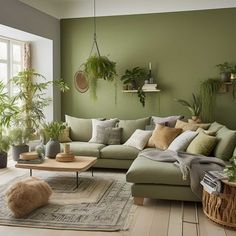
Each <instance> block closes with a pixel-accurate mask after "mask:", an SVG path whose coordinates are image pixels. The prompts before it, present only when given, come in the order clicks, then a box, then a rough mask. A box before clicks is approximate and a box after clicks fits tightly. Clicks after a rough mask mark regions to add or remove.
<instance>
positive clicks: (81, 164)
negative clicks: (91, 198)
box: [15, 156, 97, 188]
mask: <svg viewBox="0 0 236 236" xmlns="http://www.w3.org/2000/svg"><path fill="white" fill-rule="evenodd" d="M96 161H97V158H96V157H87V156H76V157H75V161H72V162H58V161H56V160H55V159H48V158H45V159H44V162H43V163H41V164H23V163H17V164H16V165H15V167H16V168H22V169H29V170H30V176H32V170H44V171H61V172H76V188H78V186H79V173H80V172H84V171H86V170H88V169H89V168H90V167H93V165H94V164H95V163H96ZM92 176H93V168H92Z"/></svg>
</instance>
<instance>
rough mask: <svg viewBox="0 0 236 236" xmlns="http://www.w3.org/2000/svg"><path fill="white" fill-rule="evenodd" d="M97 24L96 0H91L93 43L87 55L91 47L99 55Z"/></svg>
mask: <svg viewBox="0 0 236 236" xmlns="http://www.w3.org/2000/svg"><path fill="white" fill-rule="evenodd" d="M96 31H97V25H96V0H93V45H92V48H91V51H90V54H89V57H90V56H91V54H92V52H93V49H94V47H95V49H96V51H97V54H98V56H99V57H100V51H99V48H98V43H97V32H96Z"/></svg>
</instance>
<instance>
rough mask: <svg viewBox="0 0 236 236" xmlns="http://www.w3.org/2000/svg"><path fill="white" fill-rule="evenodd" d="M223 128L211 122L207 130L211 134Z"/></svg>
mask: <svg viewBox="0 0 236 236" xmlns="http://www.w3.org/2000/svg"><path fill="white" fill-rule="evenodd" d="M223 126H224V125H222V124H220V123H218V122H216V121H215V122H213V123H212V124H211V125H210V127H209V129H208V130H210V131H213V132H217V131H219V130H220V129H221V128H223Z"/></svg>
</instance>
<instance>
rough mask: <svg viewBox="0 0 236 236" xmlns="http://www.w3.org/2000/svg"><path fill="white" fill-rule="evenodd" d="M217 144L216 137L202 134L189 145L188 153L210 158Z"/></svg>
mask: <svg viewBox="0 0 236 236" xmlns="http://www.w3.org/2000/svg"><path fill="white" fill-rule="evenodd" d="M215 144H216V137H213V136H210V135H207V134H205V133H203V132H200V133H199V134H198V135H197V136H196V138H195V139H194V140H193V141H192V142H191V143H190V144H189V146H188V148H187V150H186V151H187V152H189V153H194V154H200V155H204V156H209V155H210V153H211V151H212V150H213V148H214V146H215Z"/></svg>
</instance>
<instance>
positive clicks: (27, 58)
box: [23, 43, 31, 70]
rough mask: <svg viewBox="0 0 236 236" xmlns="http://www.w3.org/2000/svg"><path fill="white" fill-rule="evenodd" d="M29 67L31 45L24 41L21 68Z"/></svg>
mask: <svg viewBox="0 0 236 236" xmlns="http://www.w3.org/2000/svg"><path fill="white" fill-rule="evenodd" d="M30 68H31V45H30V43H24V46H23V69H24V70H25V69H30Z"/></svg>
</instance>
